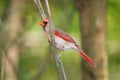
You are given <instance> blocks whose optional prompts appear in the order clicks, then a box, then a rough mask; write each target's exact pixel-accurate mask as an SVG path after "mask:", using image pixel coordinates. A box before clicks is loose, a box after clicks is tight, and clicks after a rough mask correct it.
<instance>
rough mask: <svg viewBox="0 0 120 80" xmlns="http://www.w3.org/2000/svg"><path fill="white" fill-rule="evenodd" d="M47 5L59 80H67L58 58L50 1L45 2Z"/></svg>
mask: <svg viewBox="0 0 120 80" xmlns="http://www.w3.org/2000/svg"><path fill="white" fill-rule="evenodd" d="M45 5H46V9H47V14H48V20H49V27H50V36H51V48H52V51H53V56H54V60H55V63H56V66H57V72H58V75H59V80H67V77H66V74H65V71H64V67H63V64H62V61H61V60H60V58H58V54H57V48H56V43H55V38H54V27H53V22H52V18H51V12H50V8H49V3H48V0H45Z"/></svg>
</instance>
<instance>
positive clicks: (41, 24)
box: [40, 19, 48, 27]
mask: <svg viewBox="0 0 120 80" xmlns="http://www.w3.org/2000/svg"><path fill="white" fill-rule="evenodd" d="M47 23H48V19H45V20H44V21H42V22H40V26H42V27H45V26H46V25H47Z"/></svg>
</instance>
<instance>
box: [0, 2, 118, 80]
mask: <svg viewBox="0 0 120 80" xmlns="http://www.w3.org/2000/svg"><path fill="white" fill-rule="evenodd" d="M9 1H10V0H9ZM29 1H30V2H29ZM50 1H51V2H50V6H51V12H52V18H53V22H54V23H55V25H56V26H57V27H60V28H61V29H63V30H64V31H66V32H67V33H69V34H70V35H72V36H73V37H74V38H75V39H76V40H77V41H78V42H79V38H80V37H79V36H80V32H79V30H80V29H79V24H80V23H78V21H79V14H78V12H77V10H76V8H75V6H74V2H73V1H74V0H56V1H55V0H50ZM28 2H29V4H28ZM5 8H6V1H5V0H0V18H2V15H3V12H4V11H5ZM22 10H23V11H22V17H23V22H24V23H25V26H24V28H23V31H22V37H21V38H20V39H21V40H23V41H24V39H26V38H25V36H26V34H29V33H30V32H33V33H35V32H37V34H40V35H39V36H37V37H39V41H40V42H39V41H38V44H39V46H36V45H34V46H32V45H31V46H26V45H24V46H25V51H23V53H22V55H21V57H20V64H19V75H20V78H21V80H30V79H31V78H33V77H34V76H35V75H36V74H37V71H38V70H39V69H40V66H42V65H43V64H41V63H43V61H44V60H45V59H46V56H47V54H48V52H47V49H48V48H47V47H48V45H49V44H48V43H47V40H46V39H44V38H45V37H43V36H44V33H43V31H42V28H41V27H39V22H40V21H41V18H40V15H39V13H38V9H37V7H36V5H35V4H34V2H32V0H26V1H24V4H23V9H22ZM119 12H120V0H109V1H108V11H107V52H108V57H109V59H108V60H109V73H110V80H119V74H120V69H119V67H120V58H119V57H120V50H119V48H120V46H119V45H120V36H119V34H120V26H119V25H120V22H119V21H120V14H119ZM31 38H35V37H34V36H31ZM31 38H30V39H31ZM28 42H29V41H28ZM34 42H35V41H33V44H34ZM43 43H45V44H43ZM35 46H36V47H35ZM114 46H117V47H115V48H114ZM0 47H1V46H0ZM26 47H27V48H26ZM63 53H64V54H63V56H62V61H63V63H64V66H65V70H66V72H67V76H68V80H74V79H76V80H80V76H81V75H80V74H81V72H80V67H79V66H80V63H79V59H80V57H79V54H77V53H76V52H75V51H72V50H71V51H65V52H63ZM0 59H1V58H0ZM49 64H50V65H49V66H48V67H47V69H46V71H45V72H44V73H43V76H42V78H41V80H56V79H57V75H56V69H55V65H54V62H53V61H52V60H51V62H50V63H49ZM0 66H1V65H0ZM71 72H72V73H71Z"/></svg>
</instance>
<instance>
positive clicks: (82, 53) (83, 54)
mask: <svg viewBox="0 0 120 80" xmlns="http://www.w3.org/2000/svg"><path fill="white" fill-rule="evenodd" d="M76 47H77V51H78V52H79V53H80V55H81V56H82V57H83V58H84V59H85V60H86V61H87V62H88V63H90V64H91V65H92V66H94V67H95V66H96V64H95V62H94V61H93V60H92V59H91V58H90V57H89V56H87V55H86V54H85V53H84V52H83V51H82V50H81V49H80V48H79V47H78V45H76Z"/></svg>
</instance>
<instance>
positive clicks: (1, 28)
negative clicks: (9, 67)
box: [0, 20, 5, 80]
mask: <svg viewBox="0 0 120 80" xmlns="http://www.w3.org/2000/svg"><path fill="white" fill-rule="evenodd" d="M0 30H1V31H0V32H1V35H0V36H1V45H2V50H1V53H2V66H1V80H3V79H4V72H5V71H4V70H5V69H4V67H5V65H4V55H5V54H4V52H3V49H4V42H3V41H4V40H3V37H4V36H3V27H2V22H1V20H0Z"/></svg>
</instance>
